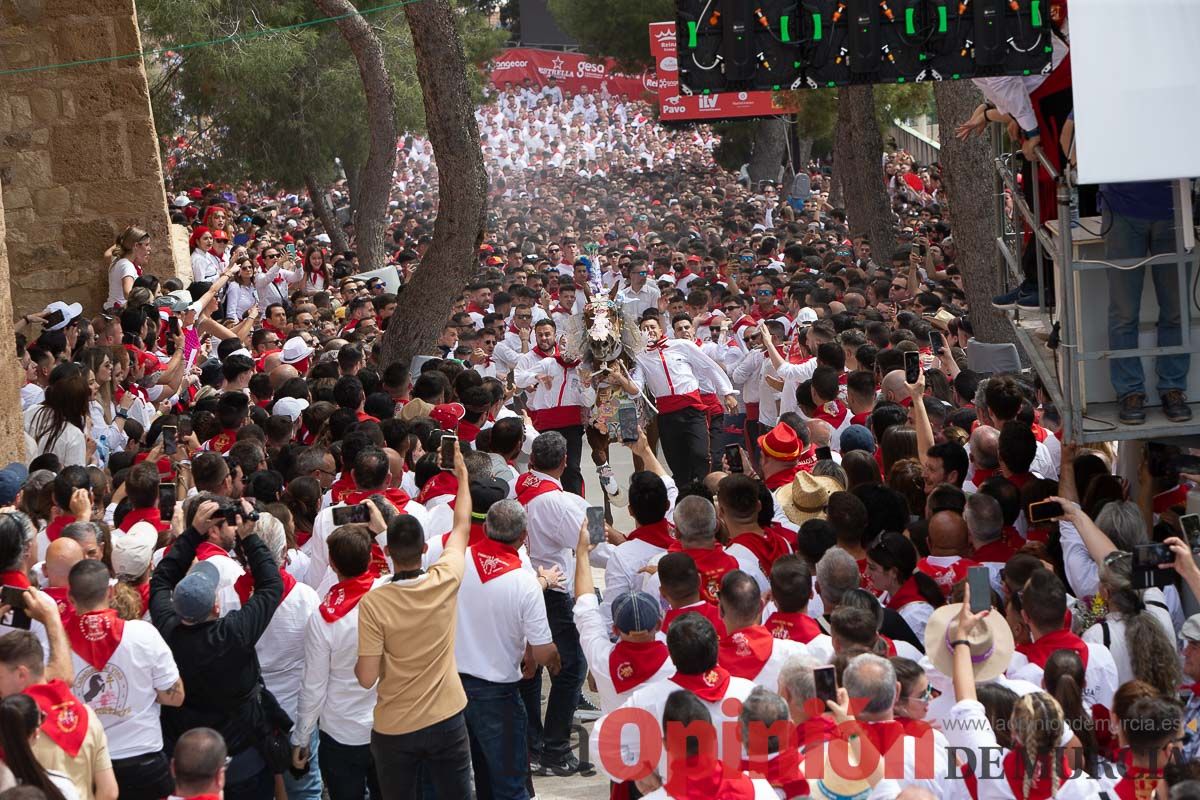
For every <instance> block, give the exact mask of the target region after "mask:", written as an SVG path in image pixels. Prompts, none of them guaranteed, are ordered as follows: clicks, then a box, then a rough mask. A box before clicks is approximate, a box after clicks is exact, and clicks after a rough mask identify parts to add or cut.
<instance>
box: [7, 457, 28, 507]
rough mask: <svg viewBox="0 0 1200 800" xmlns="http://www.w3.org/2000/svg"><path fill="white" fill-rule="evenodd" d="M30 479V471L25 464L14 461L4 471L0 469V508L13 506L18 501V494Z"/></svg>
mask: <svg viewBox="0 0 1200 800" xmlns="http://www.w3.org/2000/svg"><path fill="white" fill-rule="evenodd" d="M28 479H29V470H28V469H26V468H25V465H24V464H21V463H18V462H16V461H14V462H13V463H11V464H9V465H8V466H7V467H5V468H4V469H0V506H11V505H12V504H13V503H15V502H16V500H17V493H18V492H19V491H21V487H22V486H24V485H25V481H26V480H28Z"/></svg>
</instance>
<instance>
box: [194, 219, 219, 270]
mask: <svg viewBox="0 0 1200 800" xmlns="http://www.w3.org/2000/svg"><path fill="white" fill-rule="evenodd" d="M212 245H213V237H212V231H210V230H209V229H208V228H207V227H206V226H204V225H197V226H196V228H195V229H194V230H193V231H192V235H191V236H190V237H188V250H189V251H190V252H191V254H192V280H193V281H196V282H197V283H211V282H212V281H215V280H216V279H217V276H218V275H220V274H221V269H222V267H223V266H224V265H223V264H221V260H220V259H219V258H217V257H216V256H214V255H213V254H212V253H210V252H209V251H210V250H212Z"/></svg>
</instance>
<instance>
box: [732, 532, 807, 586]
mask: <svg viewBox="0 0 1200 800" xmlns="http://www.w3.org/2000/svg"><path fill="white" fill-rule="evenodd" d="M730 544H731V545H733V544H740V545H741V546H742V547H744V548H746V549H747V550H749V551H750V552H751V553H753V554H754V557H755V558H757V559H758V567H759V569H761V570H762V573H763V575H770V574H771V567H772V566H773V565H774V564H775V559H777V558H779V557H781V556H786V555H787V554H788V553H790V552H792V548H790V547H788V543H787V539H784V538H783V537H782V536H780V535H779V534H778V533H775V532H774V531H769V530H765V529H764V530H763V532H762V533H761V534H759V533H754V532H753V531H746V532H745V533H739V534H738V535H737V536H735V537H734V538H733V541H731V542H730Z"/></svg>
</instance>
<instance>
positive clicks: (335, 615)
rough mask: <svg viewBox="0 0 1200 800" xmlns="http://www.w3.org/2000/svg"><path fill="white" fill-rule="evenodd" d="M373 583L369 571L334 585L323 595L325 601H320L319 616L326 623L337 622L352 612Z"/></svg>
mask: <svg viewBox="0 0 1200 800" xmlns="http://www.w3.org/2000/svg"><path fill="white" fill-rule="evenodd" d="M374 583H375V576H373V575H372V574H371V572H370V570H368V571H366V572H364V573H363V574H362V575H359V576H358V577H357V578H347V579H346V580H344V581H340V582H338V583H335V584H334V585H333V588H331V589H330V590H329V593H328V594H326V595H325V599H324V600H322V601H321V606H320V611H321V616H322V617H324V618H325V621H326V622H337V621H338V620H339V619H341V618H342V617H344V616H346V615H347V614H349V613H350V612H351V611H353V610H354V607H355V606H357V605H358V601H359V600H362V599H363V595H365V594H366V593H367V592H369V591H370V590H371V586H373V585H374Z"/></svg>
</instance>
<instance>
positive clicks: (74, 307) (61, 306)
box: [45, 300, 83, 331]
mask: <svg viewBox="0 0 1200 800" xmlns="http://www.w3.org/2000/svg"><path fill="white" fill-rule="evenodd" d="M55 311H61V312H62V313H63V318H62V322H60V323H58V324H57V325H51V326H50V327H48V328H46V330H48V331H61V330H62V329H63V328H65V327H67V326H68V325H70V324H71V321H72V320H73V319H75V318H76V317H78V316H79V315H80V314H82V313H83V306H81V305H80V304H79V303H70V304H67V303H64V302H63V301H61V300H55V301H54V302H53V303H51V304H50V305H48V306H46V311H45V313H47V314H50V313H53V312H55Z"/></svg>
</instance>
